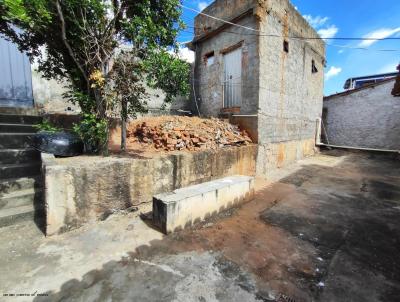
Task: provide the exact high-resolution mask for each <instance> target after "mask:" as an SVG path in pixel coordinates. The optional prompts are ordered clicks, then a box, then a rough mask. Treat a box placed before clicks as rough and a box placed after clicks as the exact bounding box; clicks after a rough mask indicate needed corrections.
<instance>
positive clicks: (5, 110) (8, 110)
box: [0, 107, 39, 116]
mask: <svg viewBox="0 0 400 302" xmlns="http://www.w3.org/2000/svg"><path fill="white" fill-rule="evenodd" d="M0 114H8V115H34V116H37V115H39V113H38V111H37V109H36V108H32V107H0Z"/></svg>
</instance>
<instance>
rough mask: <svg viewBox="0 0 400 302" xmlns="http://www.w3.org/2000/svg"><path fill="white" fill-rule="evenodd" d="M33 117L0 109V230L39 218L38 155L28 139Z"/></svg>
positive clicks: (40, 188) (24, 112)
mask: <svg viewBox="0 0 400 302" xmlns="http://www.w3.org/2000/svg"><path fill="white" fill-rule="evenodd" d="M33 114H34V112H31V111H29V110H28V111H23V110H21V109H17V110H14V111H13V110H11V109H6V110H4V109H3V110H2V109H1V108H0V227H4V226H8V225H12V224H15V223H17V222H19V221H23V220H26V219H35V221H40V219H41V218H42V217H43V201H42V184H41V176H40V169H41V161H40V153H39V152H38V151H36V150H34V149H32V148H30V147H29V140H28V137H29V136H30V135H32V134H33V133H35V132H36V129H35V128H33V125H34V124H36V123H39V122H40V121H41V117H39V116H37V115H33Z"/></svg>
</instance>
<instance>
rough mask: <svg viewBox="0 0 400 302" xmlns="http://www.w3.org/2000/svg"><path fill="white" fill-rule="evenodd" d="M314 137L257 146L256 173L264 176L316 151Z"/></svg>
mask: <svg viewBox="0 0 400 302" xmlns="http://www.w3.org/2000/svg"><path fill="white" fill-rule="evenodd" d="M318 151H319V150H318V148H317V147H316V146H315V139H305V140H295V141H289V142H281V143H270V144H267V145H259V146H258V157H257V175H259V176H263V177H266V178H267V179H268V177H269V176H270V174H271V173H273V172H274V171H276V169H280V168H283V167H285V166H287V165H290V164H292V163H294V162H296V161H298V160H301V159H303V158H305V157H308V156H313V155H315V154H316V153H317V152H318Z"/></svg>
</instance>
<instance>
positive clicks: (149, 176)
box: [43, 145, 257, 235]
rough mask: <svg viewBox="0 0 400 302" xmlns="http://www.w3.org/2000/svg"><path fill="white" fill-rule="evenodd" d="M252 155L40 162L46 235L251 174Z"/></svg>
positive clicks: (245, 150) (240, 150)
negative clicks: (173, 193) (195, 186)
mask: <svg viewBox="0 0 400 302" xmlns="http://www.w3.org/2000/svg"><path fill="white" fill-rule="evenodd" d="M256 155H257V146H255V145H252V146H245V147H236V148H235V147H232V148H226V149H221V150H218V151H201V152H195V153H177V154H173V155H166V156H159V157H154V158H116V157H107V158H102V157H88V156H82V157H75V158H70V159H51V160H50V159H46V158H44V160H43V173H44V179H45V202H46V209H47V231H46V232H47V234H48V235H52V234H57V233H61V232H63V231H66V230H69V229H72V228H76V227H79V226H80V225H82V224H84V223H85V222H88V221H91V220H99V219H101V218H102V217H103V216H104V215H105V214H107V213H111V212H112V211H114V210H121V209H127V208H129V207H131V206H134V205H137V204H139V203H142V202H151V201H152V197H153V196H154V195H156V194H160V193H165V192H170V191H173V190H175V189H178V188H181V187H185V186H189V185H193V184H199V183H202V182H206V181H210V180H214V179H218V178H222V177H226V176H232V175H248V176H252V175H255V162H256Z"/></svg>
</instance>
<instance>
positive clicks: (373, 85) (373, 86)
mask: <svg viewBox="0 0 400 302" xmlns="http://www.w3.org/2000/svg"><path fill="white" fill-rule="evenodd" d="M394 81H396V78H391V79H386V80H383V81H380V82H378V83H373V84H369V85H366V86H363V87H360V88H356V89H351V90H347V91H343V92H339V93H335V94H331V95H328V96H325V97H324V101H329V100H330V99H333V98H335V97H338V96H344V95H350V94H353V93H356V92H359V91H362V90H366V89H370V88H375V87H377V86H380V85H383V84H386V83H389V82H394Z"/></svg>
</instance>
